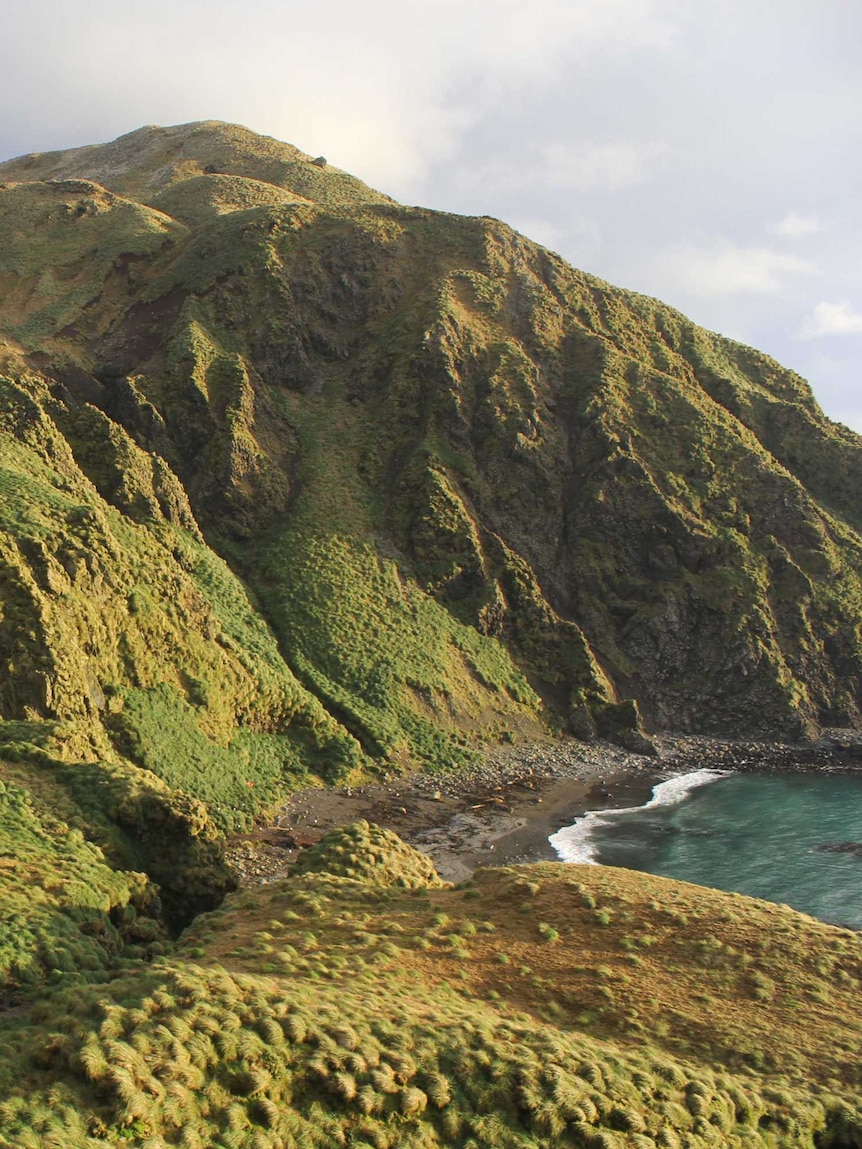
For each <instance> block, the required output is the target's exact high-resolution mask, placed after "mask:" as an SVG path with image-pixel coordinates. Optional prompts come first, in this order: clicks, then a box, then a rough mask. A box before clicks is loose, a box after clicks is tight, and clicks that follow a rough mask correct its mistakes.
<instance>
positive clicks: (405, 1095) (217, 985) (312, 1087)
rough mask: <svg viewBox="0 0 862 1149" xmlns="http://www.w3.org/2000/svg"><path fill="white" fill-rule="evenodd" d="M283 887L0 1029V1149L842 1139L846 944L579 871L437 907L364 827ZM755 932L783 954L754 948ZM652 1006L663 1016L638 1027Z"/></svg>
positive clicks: (855, 1094) (849, 1015) (849, 1109)
mask: <svg viewBox="0 0 862 1149" xmlns="http://www.w3.org/2000/svg"><path fill="white" fill-rule="evenodd" d="M351 855H352V856H353V857H354V858H355V861H352V864H351ZM330 863H334V864H335V868H340V869H341V871H342V873H341V874H339V875H338V876H336V875H335V874H334V873H332V872H324V870H323V869H322V868H321V867H322V866H324V865H327V866H329V864H330ZM303 869H304V872H303V873H301V874H300V873H297V874H295V875H294V876H292V877H291V878H289V879H288V880H286V881H283V882H280V883H276V884H274V885H272V886H269V887H264V888H262V889H256V890H254V891H244V892H240V893H237V894H234V895H231V896H230V897H229V898H228V900H227V901H226V902H225V904H224V905H223V906H222V907H221V908H219V909H218V910H216V911H213V912H212V913H210V914H205V915H202V916H201V917H199V918H198V919H197V921H196V922H195V923H194V925H193V927H192V928H191V929H190V930H189V931H188V932H187V933H186V934H185V935H184V936H183V938H181V939H180V942H179V944H178V945H177V947H176V948H175V949H174V950H173V951H172V952H171V953H170V954H167V955H165V956H163V957H161V958H157V959H156V960H155V961H154V962H153V963H152V964H151V965H150V966H148V967H144V966H141V967H139V968H137V969H135V968H127V969H126V970H125V971H124V972H116V973H114V974H113V975H106V974H103V975H102V977H103V979H104V978H105V977H106V976H110V977H111V980H110V981H103V983H102V984H100V985H92V986H81V985H76V986H75V987H74V988H73V989H58V990H55V991H54V992H53V993H52V994H51V995H50V996H44V997H43V998H42V999H41V1000H40V1001H38V1002H37V1003H36V1004H35V1005H34V1006H33V1007H32V1009H31V1010H30V1014H29V1017H28V1018H27V1022H28V1024H24V1023H22V1020H21V1019H20V1018H16V1017H14V1016H13V1017H9V1018H7V1019H6V1020H5V1021H2V1022H0V1025H2V1030H3V1036H4V1039H5V1049H6V1051H7V1052H6V1053H5V1054H4V1056H3V1058H2V1059H0V1088H2V1091H3V1094H4V1096H5V1098H6V1099H5V1101H4V1102H3V1103H2V1104H0V1144H4V1145H9V1146H11V1145H14V1146H16V1147H17V1146H21V1147H23V1149H29V1147H30V1146H37V1145H42V1144H45V1145H53V1144H57V1145H61V1144H62V1145H63V1146H64V1147H68V1149H78V1147H79V1146H80V1147H84V1146H86V1147H88V1149H89V1147H93V1146H97V1145H105V1144H108V1145H121V1144H130V1145H136V1146H139V1147H141V1149H143V1147H144V1146H146V1147H148V1149H152V1147H155V1146H171V1145H178V1146H189V1145H194V1146H207V1147H209V1146H214V1147H215V1146H218V1147H221V1149H234V1147H237V1146H248V1147H250V1149H251V1147H254V1149H276V1147H278V1146H284V1145H309V1146H321V1147H324V1146H327V1147H328V1146H330V1145H340V1144H361V1145H369V1146H387V1147H390V1149H400V1147H402V1146H403V1147H406V1146H411V1147H418V1146H432V1145H451V1146H460V1147H466V1146H475V1147H481V1149H486V1147H487V1149H501V1147H502V1149H507V1147H512V1149H515V1147H516V1146H517V1147H521V1146H536V1147H537V1149H538V1147H539V1146H551V1145H560V1146H566V1145H570V1146H573V1147H575V1146H579V1147H583V1146H596V1147H599V1149H608V1147H610V1149H629V1147H635V1149H652V1147H661V1149H671V1147H682V1146H688V1147H689V1149H700V1147H701V1146H712V1145H723V1146H731V1147H740V1149H742V1147H749V1149H753V1147H756V1146H763V1147H764V1149H767V1147H768V1149H790V1147H798V1149H802V1147H806V1149H814V1146H815V1145H816V1146H817V1147H818V1149H849V1147H851V1146H853V1145H856V1144H858V1143H859V1142H858V1138H859V1136H860V1133H862V1124H860V1121H862V1113H860V1110H859V1108H858V1104H859V1086H860V1082H859V1079H858V1052H859V1048H860V1041H862V1030H860V1027H859V1023H858V1021H857V1018H858V1017H859V1016H862V1014H860V1011H859V1009H858V1005H859V995H860V974H862V948H860V942H859V939H858V937H856V936H855V935H853V934H851V933H849V931H844V930H838V929H835V928H832V927H828V926H824V925H820V924H818V923H815V922H813V921H811V920H810V919H807V918H804V917H803V916H801V915H798V914H795V913H794V912H793V911H791V910H788V909H784V908H781V907H775V906H766V905H765V904H764V903H757V902H754V901H752V900H750V899H744V898H739V897H734V896H731V895H726V894H720V893H717V892H713V891H701V890H698V889H696V888H695V887H692V886H686V885H684V884H682V883H674V882H668V881H665V880H663V879H658V878H644V876H643V875H634V874H630V873H628V872H626V871H620V870H608V871H604V870H601V869H599V868H594V867H577V868H575V867H568V866H567V867H564V866H542V867H540V868H539V869H538V871H536V869H535V868H530V869H529V870H527V869H525V868H517V867H516V868H512V869H504V870H486V871H483V872H482V874H481V879H480V880H477V884H476V886H475V887H473V886H468V887H466V888H465V887H451V886H447V885H445V884H443V883H440V882H439V880H438V879H436V878H435V877H434V876H433V874H431V873H430V872H429V867H428V862H427V859H425V858H423V857H422V855H419V854H417V853H416V852H415V851H413V850H411V849H410V847H408V846H406V845H404V844H403V843H401V842H399V840H398V839H397V838H395V837H394V835H391V834H388V833H386V832H385V831H380V830H378V829H377V828H375V827H370V826H368V824H367V823H360V824H357V825H356V826H353V827H348V828H347V829H346V830H344V831H339V832H337V833H335V834H333V835H331V836H330V837H329V838H328V839H326V840H325V841H324V842H323V843H322V844H321V847H320V848H319V849H318V850H317V851H316V853H315V855H314V861H313V862H310V863H309V864H307V865H306V866H304V868H303ZM536 872H538V877H534V876H533V875H534V874H535V873H536ZM422 873H424V874H425V875H426V876H427V877H429V878H430V882H429V884H427V885H423V884H420V883H419V881H418V878H419V876H420V874H422ZM405 879H406V880H405ZM533 885H538V889H537V890H535V892H532V891H531V888H530V887H532V886H533ZM472 889H475V890H478V892H479V897H478V898H466V897H465V894H467V893H470V892H471V890H472ZM525 896H526V897H527V899H529V904H530V907H531V912H532V910H533V909H534V908H535V909H536V912H544V911H546V910H547V911H549V917H550V916H551V912H552V915H553V920H554V921H555V922H556V923H557V928H558V929H559V932H560V938H559V940H558V941H556V942H555V944H553V945H550V946H549V945H548V944H547V942H545V941H543V940H542V938H541V937H540V936H537V931H536V928H535V924H533V925H531V924H530V922H529V921H528V920H527V919H525V918H523V917H522V916H521V915H519V914H518V913H517V912H516V907H517V906H518V905H519V904H520V903H521V902H522V900H523V899H524V897H525ZM587 900H593V901H595V902H597V903H600V904H603V905H604V904H607V905H608V906H612V907H613V910H614V920H615V921H618V922H619V923H620V932H616V928H615V927H611V930H610V931H609V930H607V929H605V930H601V931H600V933H599V934H597V933H595V932H594V930H593V928H592V927H591V925H590V920H591V919H590V915H591V914H592V912H593V911H592V910H591V909H590V908H589V907H588V906H585V905H584V903H585V901H587ZM681 911H686V912H688V913H690V914H691V916H692V920H691V922H690V924H689V926H688V928H687V929H686V931H685V933H684V935H681V934H680V932H679V930H678V927H677V926H675V924H674V917H675V915H678V914H679V913H680V912H681ZM766 918H769V919H770V921H769V926H770V929H771V931H772V933H773V935H774V934H775V933H776V932H778V933H780V934H781V936H782V938H784V937H786V938H787V945H786V946H782V947H780V948H779V947H775V946H772V945H769V944H768V943H767V942H766V940H765V935H764V932H763V927H764V922H765V919H766ZM634 921H637V923H638V928H639V929H644V930H646V929H647V928H648V929H649V931H650V934H651V935H654V936H655V939H656V946H657V947H658V949H659V951H660V952H659V954H657V955H656V956H655V958H654V959H653V955H652V949H653V948H655V947H650V957H649V958H648V959H646V960H647V963H648V964H647V965H645V966H644V968H643V970H641V969H638V970H634V969H633V968H632V967H631V966H626V967H625V968H623V967H622V965H621V960H620V955H621V946H620V944H619V943H620V940H621V930H622V926H623V924H625V923H628V924H629V928H631V925H632V922H634ZM681 940H684V942H685V944H684V945H682V946H680V941H681ZM423 943H424V944H423ZM706 950H709V952H710V953H711V954H712V957H711V958H710V960H709V962H708V963H706V964H704V963H703V961H702V960H701V956H700V955H701V954H702V953H703V952H705V951H706ZM503 952H508V953H511V954H512V955H513V959H514V960H513V961H512V962H511V963H510V962H500V961H499V960H497V959H498V957H499V955H500V954H501V953H503ZM527 958H529V961H530V965H529V966H528V965H526V964H525V962H524V959H527ZM516 962H517V963H520V966H521V967H522V969H521V971H520V972H519V968H518V965H516ZM531 969H532V971H535V972H533V973H531V972H530V971H531ZM753 972H758V973H760V974H761V976H762V977H763V978H764V979H767V978H768V980H769V982H770V984H771V985H772V986H773V987H774V992H775V994H777V995H782V994H784V993H785V992H786V991H787V989H788V988H789V986H790V984H791V983H792V982H796V981H798V980H799V979H802V981H803V982H804V983H805V989H806V993H805V995H804V997H805V998H806V999H807V998H808V997H810V996H811V995H813V994H814V993H815V992H817V993H819V994H820V1000H819V1001H818V1002H816V1003H815V1002H813V1001H812V1002H808V1001H807V1000H801V1001H800V1002H799V1004H798V1007H797V1010H798V1012H797V1010H789V1009H787V1007H786V1005H782V1004H779V1003H777V1002H763V1001H758V1000H757V999H756V998H755V997H753V996H752V994H751V992H750V990H749V988H748V986H749V982H750V978H751V976H752V973H753ZM839 985H840V986H841V998H842V1000H841V1002H840V1004H839V1003H837V1002H832V1001H831V997H832V995H833V994H834V990H835V987H837V986H839ZM673 986H676V987H677V988H676V997H675V999H674V1001H675V1005H676V1009H678V1011H679V1012H678V1014H677V1013H676V1010H675V1009H669V1008H667V1005H666V1004H664V1007H663V1008H659V1001H658V999H659V998H661V996H662V995H663V994H665V993H669V992H671V990H672V987H673ZM695 987H697V988H695ZM698 995H699V997H700V1004H698V1003H696V1002H695V1001H694V1000H693V999H694V997H695V996H698ZM712 995H714V997H713V996H712ZM802 997H803V995H802V994H801V993H800V998H802ZM707 998H709V999H710V1004H711V1005H712V1007H713V1008H710V1009H708V1008H706V1002H707ZM668 1018H670V1019H672V1027H671V1029H670V1030H668V1029H666V1028H665V1024H664V1023H665V1022H666V1020H667V1019H668ZM746 1018H749V1019H750V1024H748V1025H746ZM766 1026H769V1027H770V1029H769V1035H770V1036H769V1040H768V1042H765V1043H764V1048H763V1049H762V1050H758V1049H756V1048H755V1043H756V1042H757V1041H758V1040H760V1038H761V1027H766ZM743 1042H745V1043H747V1044H746V1045H745V1047H744V1048H743V1044H742V1043H743Z"/></svg>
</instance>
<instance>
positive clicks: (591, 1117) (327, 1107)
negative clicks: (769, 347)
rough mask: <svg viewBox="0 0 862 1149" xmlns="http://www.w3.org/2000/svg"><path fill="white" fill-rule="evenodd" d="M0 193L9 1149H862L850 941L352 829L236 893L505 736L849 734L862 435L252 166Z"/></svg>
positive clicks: (3, 188)
mask: <svg viewBox="0 0 862 1149" xmlns="http://www.w3.org/2000/svg"><path fill="white" fill-rule="evenodd" d="M0 181H2V183H0V209H2V210H0V813H2V818H0V823H2V825H0V877H2V881H0V1007H2V1009H0V1145H3V1146H7V1145H8V1146H15V1149H29V1147H31V1146H32V1147H34V1149H35V1147H36V1146H44V1147H50V1146H61V1147H62V1149H67V1147H68V1149H75V1147H76V1146H91V1147H92V1146H94V1145H103V1144H134V1145H139V1146H140V1147H141V1149H143V1147H144V1146H146V1149H164V1147H165V1146H172V1145H182V1146H186V1147H187V1149H193V1147H194V1146H196V1145H200V1146H217V1147H220V1149H237V1147H239V1146H242V1147H247V1149H276V1147H284V1146H300V1145H306V1144H307V1145H321V1146H327V1147H328V1146H331V1145H339V1144H345V1145H346V1144H353V1145H365V1146H376V1147H390V1146H391V1147H393V1149H394V1147H396V1146H405V1147H407V1146H411V1147H414V1149H419V1147H420V1146H431V1145H437V1144H440V1145H447V1144H448V1145H453V1146H458V1147H460V1149H476V1147H480V1146H489V1147H492V1146H493V1147H494V1149H498V1147H502V1149H507V1147H508V1146H512V1149H514V1147H515V1146H519V1147H522V1146H531V1145H535V1146H545V1145H554V1144H560V1145H572V1146H578V1147H581V1149H583V1147H596V1149H608V1147H614V1146H616V1147H618V1149H623V1147H625V1149H649V1147H650V1146H661V1147H662V1149H675V1147H680V1149H696V1147H699V1146H701V1145H703V1146H707V1145H719V1144H720V1145H728V1146H736V1145H738V1146H740V1147H742V1146H746V1147H749V1149H754V1147H756V1146H763V1147H764V1149H779V1147H782V1146H800V1147H803V1146H804V1147H806V1149H814V1147H816V1149H854V1147H855V1149H858V1146H859V1145H860V1144H862V1127H860V1123H859V1121H860V1119H859V1113H858V1104H859V1096H860V1092H859V1087H860V1082H859V1079H858V1056H859V1051H860V1041H862V1035H860V1030H859V1024H858V1021H857V1020H856V1019H857V1018H858V1017H859V1016H862V1011H860V1009H859V1005H860V1002H859V1000H858V997H859V979H860V957H859V950H858V945H859V943H858V938H856V937H854V936H853V935H850V934H847V933H846V932H842V931H839V930H831V929H829V928H827V927H821V926H817V925H816V924H815V923H812V922H809V921H807V920H805V919H802V918H800V917H799V916H798V915H793V914H791V913H790V912H789V911H786V910H783V909H780V908H768V907H764V906H763V905H760V904H756V903H751V902H747V901H745V900H744V899H734V898H728V897H726V896H724V895H717V894H712V893H709V892H706V891H699V892H698V891H694V890H693V889H692V888H690V887H681V886H678V885H674V884H673V883H661V882H658V881H656V882H653V881H652V880H650V879H647V878H645V877H643V876H638V877H633V876H631V875H625V874H621V873H611V872H605V871H598V870H597V871H590V872H589V873H587V874H584V873H580V872H578V871H576V870H574V869H573V868H571V867H569V868H567V869H566V870H565V871H560V870H556V869H553V868H552V869H543V868H541V867H540V868H536V869H533V870H531V871H530V872H529V874H527V873H524V872H522V871H518V870H513V871H504V870H502V871H486V872H484V873H482V874H481V875H480V876H479V877H477V879H476V881H475V882H474V883H472V884H471V885H469V886H467V887H465V888H463V889H457V888H456V889H453V888H450V887H446V886H444V885H442V884H441V883H440V882H439V881H438V880H437V879H436V877H435V875H434V874H433V873H432V872H431V870H430V867H429V864H428V862H427V859H424V858H422V857H421V855H416V854H415V852H413V851H411V850H410V849H409V848H408V847H406V846H404V845H403V843H399V842H397V841H396V840H393V839H392V837H391V836H390V835H388V834H386V833H385V832H384V831H380V830H377V829H376V828H373V827H369V826H368V825H365V824H360V825H358V826H356V827H352V828H349V829H347V830H345V831H343V832H341V834H340V835H337V836H336V837H335V838H332V839H329V840H327V841H325V842H324V843H322V844H321V845H320V846H318V847H316V848H314V849H312V850H310V851H308V853H307V854H306V855H305V856H304V857H303V860H302V862H301V863H300V864H299V865H298V866H297V872H296V873H295V874H294V875H293V876H292V877H291V878H290V879H289V880H288V881H287V882H286V883H282V884H280V885H277V886H275V887H273V888H271V889H267V890H263V891H261V892H259V893H255V894H254V895H253V896H252V895H249V894H248V893H238V894H230V891H232V890H234V889H235V885H236V880H235V877H234V876H233V875H232V873H231V872H230V870H229V868H228V867H227V865H226V862H225V854H224V841H225V836H226V835H227V834H230V833H232V832H234V831H237V830H242V829H247V828H248V827H250V826H251V824H252V822H253V820H254V819H255V818H256V817H258V816H260V815H263V814H265V813H267V812H268V811H269V810H271V809H272V808H274V807H275V806H276V805H277V804H278V803H279V802H280V801H281V800H282V799H283V798H284V796H285V795H286V794H288V793H289V792H290V791H291V790H294V789H296V788H298V787H300V786H305V785H309V784H312V785H323V784H327V783H333V782H340V783H343V784H353V783H354V782H358V781H360V780H361V779H362V778H364V777H367V776H369V775H373V774H380V773H384V772H388V771H391V770H407V769H410V768H413V767H415V766H424V767H430V768H433V769H436V770H445V769H446V768H448V767H450V766H452V765H453V764H456V763H461V764H467V763H469V762H470V761H472V760H473V759H474V758H475V756H476V755H477V754H481V752H482V749H483V747H484V746H485V744H487V743H488V742H489V741H490V742H495V741H507V742H512V741H515V740H516V739H517V738H519V737H529V738H545V737H558V736H560V735H561V734H562V733H569V734H574V735H576V736H578V737H582V738H593V737H597V736H599V737H606V738H611V739H614V740H615V741H617V742H619V743H621V744H622V745H625V746H628V747H629V748H631V749H635V750H639V751H649V750H650V749H651V746H650V742H649V737H648V733H647V732H648V731H649V730H651V729H655V730H661V729H672V730H675V731H697V732H701V733H728V732H730V733H733V734H740V733H746V734H752V735H754V734H761V735H766V736H769V737H779V736H782V737H783V736H787V737H791V738H793V737H797V736H800V735H810V734H815V733H817V731H818V730H819V729H820V728H821V727H822V726H824V725H837V726H849V727H855V726H858V725H859V723H860V710H859V699H860V697H862V534H860V530H862V517H860V511H859V506H858V498H857V492H858V489H859V483H860V480H862V441H860V439H859V438H858V436H856V435H854V434H853V433H852V432H850V431H849V430H847V429H846V428H842V427H840V426H838V425H836V424H833V423H831V422H830V421H829V420H828V419H826V418H825V417H824V416H823V415H822V413H821V412H820V411H819V409H818V408H817V405H816V403H815V402H814V400H813V397H812V395H811V392H810V389H809V388H808V385H807V384H806V383H805V382H804V380H801V379H800V378H799V377H798V376H796V375H794V374H793V373H792V372H788V371H785V370H784V369H783V368H781V367H780V366H779V365H778V364H776V363H774V362H773V361H772V360H770V359H768V357H766V356H763V355H761V354H760V353H758V352H756V351H753V350H751V349H749V348H745V347H742V346H740V345H738V344H735V343H733V342H731V341H729V340H726V339H723V338H721V337H719V336H716V335H712V334H710V333H709V332H705V331H703V330H701V329H699V328H697V327H696V326H694V325H693V324H691V323H690V322H689V321H688V320H686V319H685V318H684V317H683V316H681V315H679V314H678V313H676V312H674V311H672V310H671V309H669V308H667V307H665V306H664V305H662V304H660V303H658V302H656V301H654V300H649V299H645V298H643V297H640V296H637V295H634V294H632V293H630V292H626V291H622V290H619V289H616V288H612V287H610V286H609V285H607V284H604V283H602V282H600V281H598V280H596V279H594V278H592V277H590V276H588V275H586V274H584V273H581V272H578V271H575V270H573V269H572V268H570V267H568V266H567V265H565V264H564V263H563V262H562V261H561V260H559V259H558V258H557V257H555V256H553V255H552V254H551V253H549V252H547V251H544V250H543V249H542V248H540V247H538V246H537V245H535V244H532V243H530V242H529V241H528V240H526V239H523V238H522V237H520V236H518V235H517V234H516V233H514V232H513V231H511V229H509V228H507V227H506V226H505V225H504V224H502V223H499V222H498V221H495V220H489V219H464V218H459V217H456V216H449V215H444V214H437V213H433V212H429V211H424V210H421V209H418V208H407V207H401V206H399V205H398V204H395V203H393V202H392V201H391V200H389V199H388V198H387V197H386V196H383V195H381V194H380V193H378V192H375V191H374V190H373V189H370V188H367V187H365V186H364V185H363V184H362V183H361V182H360V181H358V180H356V179H354V178H352V177H351V176H349V175H347V174H346V173H343V172H339V171H337V170H335V169H332V168H330V167H328V166H326V165H325V164H323V163H319V162H316V161H314V160H313V159H312V158H310V157H308V156H305V155H304V154H303V153H301V152H299V151H297V150H296V149H295V148H292V147H290V146H289V145H286V144H281V143H279V142H278V141H275V140H269V139H263V138H261V137H258V136H255V135H254V134H253V133H251V132H248V131H246V130H245V129H242V128H237V127H232V126H229V125H223V124H218V123H204V124H193V125H184V126H180V127H175V128H169V129H161V128H145V129H141V130H140V131H138V132H133V133H131V135H129V136H126V137H123V138H121V139H120V140H117V141H114V142H113V143H112V144H107V145H104V146H99V147H92V148H82V149H76V150H74V151H70V152H63V153H53V154H47V155H36V156H25V157H21V158H20V159H18V160H14V161H11V162H9V163H6V164H2V165H0ZM226 894H228V895H230V896H229V897H228V900H227V902H226V903H225V905H224V907H223V908H219V906H220V903H221V901H222V899H223V898H224V897H225V895H226ZM196 915H203V916H199V917H197V918H196V920H195V921H194V925H193V927H192V929H191V931H190V932H189V934H188V935H187V936H186V937H184V938H183V939H182V941H181V942H180V944H179V946H178V947H174V945H173V943H171V942H170V941H169V935H170V934H171V933H173V934H176V933H177V932H179V931H180V930H181V929H182V928H184V927H185V926H186V925H188V923H190V922H191V921H192V920H193V919H195V916H196ZM776 939H778V941H779V942H780V944H777V942H776Z"/></svg>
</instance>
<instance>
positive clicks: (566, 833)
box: [548, 770, 729, 866]
mask: <svg viewBox="0 0 862 1149" xmlns="http://www.w3.org/2000/svg"><path fill="white" fill-rule="evenodd" d="M728 773H729V771H727V770H693V771H692V772H691V773H690V774H675V775H674V776H673V777H672V778H668V779H667V781H665V782H659V783H658V785H656V786H653V791H652V797H651V798H650V800H649V801H648V802H646V803H644V805H643V806H626V807H625V808H624V809H621V810H588V811H587V813H586V814H583V815H582V816H581V817H580V818H576V819H575V821H574V822H573V824H572V825H571V826H563V828H562V829H561V830H558V831H557V832H556V834H551V836H550V838H548V841H549V842H550V843H551V845H552V846H553V847H554V849H555V850H556V851H557V853H558V854H559V857H560V861H562V862H579V863H581V864H582V865H592V866H596V865H598V864H599V862H598V858H597V853H598V846H597V843H596V842H595V840H594V835H595V832H596V831H597V830H599V829H600V828H601V827H602V826H607V825H609V824H610V823H611V822H613V820H614V818H616V817H617V816H618V815H619V814H636V813H637V812H638V811H639V810H649V809H651V808H652V807H654V806H674V805H676V804H677V803H678V802H682V801H683V799H684V798H687V797H688V795H689V794H690V793H691V792H692V791H693V790H697V789H698V788H699V787H700V786H706V785H707V784H708V783H710V782H715V781H717V780H718V779H719V778H726V777H727V775H728Z"/></svg>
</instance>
